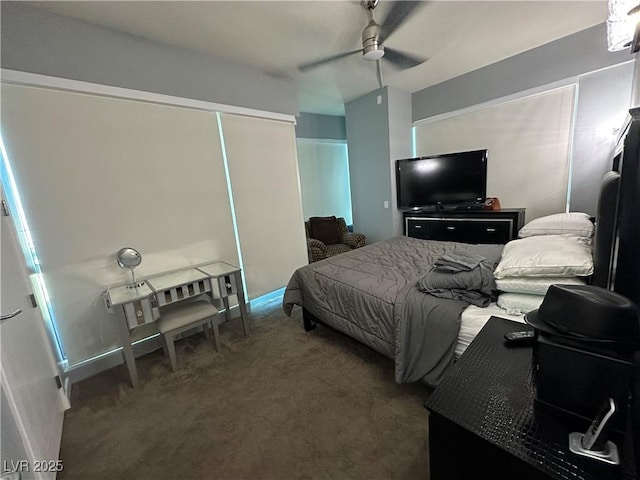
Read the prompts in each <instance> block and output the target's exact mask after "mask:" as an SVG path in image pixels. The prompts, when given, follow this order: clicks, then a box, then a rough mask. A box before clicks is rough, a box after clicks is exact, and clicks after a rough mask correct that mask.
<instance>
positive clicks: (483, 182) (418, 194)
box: [396, 149, 487, 209]
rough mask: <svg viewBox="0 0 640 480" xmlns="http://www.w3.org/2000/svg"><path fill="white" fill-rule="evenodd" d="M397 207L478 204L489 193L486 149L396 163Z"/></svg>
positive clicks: (404, 160) (410, 159)
mask: <svg viewBox="0 0 640 480" xmlns="http://www.w3.org/2000/svg"><path fill="white" fill-rule="evenodd" d="M396 192H397V196H398V208H400V209H418V208H422V207H432V206H440V207H445V206H447V205H453V206H456V205H458V206H459V205H461V204H465V205H479V204H481V203H482V202H484V200H485V197H486V194H487V150H486V149H485V150H473V151H470V152H458V153H446V154H442V155H433V156H429V157H418V158H408V159H403V160H396Z"/></svg>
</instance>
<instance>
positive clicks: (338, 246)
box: [304, 217, 366, 263]
mask: <svg viewBox="0 0 640 480" xmlns="http://www.w3.org/2000/svg"><path fill="white" fill-rule="evenodd" d="M304 228H305V231H306V233H307V251H308V253H309V263H312V262H317V261H318V260H323V259H325V258H327V257H331V256H333V255H337V254H339V253H344V252H348V251H350V250H353V249H354V248H360V247H363V246H364V244H365V240H366V237H365V236H364V235H363V234H362V233H352V232H349V230H348V229H347V223H346V222H345V221H344V218H342V217H338V218H336V217H311V218H310V219H309V221H307V222H304Z"/></svg>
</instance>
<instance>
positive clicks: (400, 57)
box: [382, 46, 429, 69]
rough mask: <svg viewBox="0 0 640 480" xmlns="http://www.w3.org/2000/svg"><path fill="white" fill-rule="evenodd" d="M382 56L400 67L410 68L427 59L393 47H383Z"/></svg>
mask: <svg viewBox="0 0 640 480" xmlns="http://www.w3.org/2000/svg"><path fill="white" fill-rule="evenodd" d="M382 58H384V59H385V60H388V61H390V62H391V63H393V64H394V65H395V66H396V67H398V68H400V69H407V68H412V67H416V66H418V65H420V64H421V63H424V62H426V61H427V60H429V59H428V58H424V57H419V56H417V55H411V54H409V53H404V52H401V51H400V50H396V49H395V48H389V47H387V46H385V47H384V57H382Z"/></svg>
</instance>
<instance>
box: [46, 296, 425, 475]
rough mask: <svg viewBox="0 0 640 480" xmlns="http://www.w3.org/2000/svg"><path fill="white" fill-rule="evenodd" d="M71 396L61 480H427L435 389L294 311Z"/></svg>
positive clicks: (102, 379)
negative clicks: (429, 407)
mask: <svg viewBox="0 0 640 480" xmlns="http://www.w3.org/2000/svg"><path fill="white" fill-rule="evenodd" d="M250 325H251V328H252V331H251V335H250V336H249V337H244V336H243V335H242V329H241V327H240V321H239V320H233V321H232V322H230V323H228V324H223V325H221V327H220V330H221V334H222V351H221V352H218V353H216V352H215V350H214V349H213V346H212V345H211V344H210V343H208V342H207V341H205V339H204V337H203V336H200V335H196V336H192V337H190V338H187V339H183V340H180V341H179V342H177V344H176V346H177V356H178V371H177V372H175V373H172V372H171V371H170V370H169V366H168V362H167V361H166V360H165V359H164V358H163V356H162V351H157V352H154V353H151V354H148V355H146V356H144V357H142V358H139V359H138V361H137V365H138V369H139V376H140V381H141V384H140V386H139V387H138V388H137V389H132V388H130V386H129V384H128V377H127V375H126V369H125V367H124V366H119V367H117V368H114V369H112V370H109V371H107V372H103V373H102V374H100V375H97V376H95V377H92V378H90V379H87V380H84V381H82V382H79V383H77V384H75V385H74V386H73V391H72V408H71V409H70V410H69V411H68V412H67V414H66V416H65V422H64V430H63V437H62V446H61V453H60V458H61V459H62V461H63V463H64V471H63V472H62V473H61V474H60V475H59V476H58V478H59V479H61V480H70V479H82V480H87V479H102V478H104V479H289V478H297V479H360V478H362V479H427V478H428V455H427V412H426V410H425V409H424V407H423V403H424V401H425V399H426V398H427V397H428V395H429V392H430V390H429V388H428V387H426V386H425V385H423V384H411V385H397V384H396V383H394V379H393V362H392V361H391V360H390V359H387V358H385V357H383V356H381V355H379V354H378V353H376V352H374V351H373V350H370V349H369V348H367V347H365V346H363V345H361V344H359V343H357V342H355V341H353V340H351V339H349V338H348V337H346V336H344V335H342V334H340V333H338V332H335V331H333V330H331V329H328V328H325V327H322V326H319V327H318V328H316V330H314V331H313V332H310V333H307V332H305V331H304V329H303V327H302V318H301V311H300V309H298V308H296V312H295V314H294V316H293V317H292V318H287V317H286V316H285V315H284V314H283V313H282V310H281V309H280V306H279V304H275V303H272V304H271V305H267V306H265V307H263V308H261V309H254V311H253V313H252V315H251V320H250Z"/></svg>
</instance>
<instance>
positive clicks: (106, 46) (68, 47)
mask: <svg viewBox="0 0 640 480" xmlns="http://www.w3.org/2000/svg"><path fill="white" fill-rule="evenodd" d="M0 8H1V9H2V12H1V14H2V15H1V16H2V24H1V30H2V32H1V34H2V37H1V44H2V45H1V46H2V51H1V59H2V67H3V68H8V69H12V70H20V71H25V72H31V73H39V74H43V75H51V76H55V77H63V78H70V79H74V80H82V81H86V82H93V83H100V84H105V85H113V86H118V87H123V88H131V89H137V90H144V91H149V92H155V93H162V94H166V95H174V96H178V97H185V98H193V99H198V100H205V101H209V102H215V103H222V104H227V105H235V106H240V107H247V108H254V109H257V110H266V111H270V112H277V113H285V114H291V115H297V113H298V97H297V86H296V84H295V83H294V82H293V81H292V80H287V79H283V78H277V77H275V76H271V75H267V74H265V73H262V72H260V71H257V70H254V69H251V68H249V67H245V66H242V65H238V64H235V63H232V62H229V61H226V60H222V59H218V58H214V57H211V56H207V55H203V54H200V53H196V52H193V51H189V50H185V49H181V48H176V47H171V46H168V45H163V44H160V43H156V42H152V41H148V40H145V39H143V38H140V37H136V36H133V35H128V34H126V33H121V32H118V31H115V30H111V29H108V28H103V27H100V26H96V25H93V24H90V23H86V22H82V21H79V20H76V19H72V18H68V17H64V16H62V15H57V14H54V13H51V12H48V11H45V10H40V9H37V8H33V7H30V6H26V5H24V3H16V2H2V3H1V7H0Z"/></svg>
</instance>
